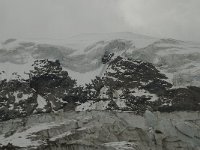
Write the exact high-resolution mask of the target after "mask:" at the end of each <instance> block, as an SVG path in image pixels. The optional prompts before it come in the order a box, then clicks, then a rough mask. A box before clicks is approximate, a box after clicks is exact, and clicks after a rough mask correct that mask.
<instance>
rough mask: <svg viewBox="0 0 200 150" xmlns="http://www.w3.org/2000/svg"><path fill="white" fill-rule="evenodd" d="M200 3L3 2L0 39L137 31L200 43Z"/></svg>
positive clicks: (121, 0) (106, 0) (141, 0)
mask: <svg viewBox="0 0 200 150" xmlns="http://www.w3.org/2000/svg"><path fill="white" fill-rule="evenodd" d="M199 6H200V2H199V1H198V0H190V1H188V0H167V1H166V0H148V1H146V0H84V1H83V0H75V1H74V0H56V1H53V0H42V1H41V0H15V1H13V0H0V22H1V23H0V38H1V39H2V38H4V39H5V38H11V37H18V38H57V39H60V38H66V37H69V36H72V35H76V34H80V33H110V32H127V31H129V32H134V33H139V34H145V35H150V36H156V37H160V38H161V37H162V38H163V37H170V38H175V39H180V40H189V41H200V40H199V39H200V32H198V30H199V26H200V18H199V13H200V12H199V11H200V10H199Z"/></svg>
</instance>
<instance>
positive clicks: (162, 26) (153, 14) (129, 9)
mask: <svg viewBox="0 0 200 150" xmlns="http://www.w3.org/2000/svg"><path fill="white" fill-rule="evenodd" d="M199 6H200V1H198V0H189V1H188V0H123V1H120V10H121V12H122V14H123V16H124V19H125V21H126V22H127V24H129V25H130V26H131V27H132V30H133V31H135V32H138V33H141V32H142V33H144V34H149V35H154V36H158V37H160V36H161V37H162V36H163V37H174V38H179V39H186V40H198V39H200V32H198V30H199V27H200V18H199V13H200V10H199Z"/></svg>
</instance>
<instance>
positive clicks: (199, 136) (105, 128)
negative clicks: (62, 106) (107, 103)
mask: <svg viewBox="0 0 200 150" xmlns="http://www.w3.org/2000/svg"><path fill="white" fill-rule="evenodd" d="M199 120H200V113H199V112H174V113H159V112H155V113H151V112H150V111H147V112H146V113H145V114H144V117H142V116H137V115H134V113H132V112H129V113H128V112H121V113H119V112H108V111H90V112H74V111H71V112H58V113H57V114H53V113H52V114H41V115H32V116H29V117H28V118H25V119H15V120H9V121H5V122H1V123H0V128H1V129H2V130H1V131H0V144H2V145H7V144H8V143H12V144H13V145H15V146H19V147H21V149H23V148H25V149H31V148H38V149H70V148H74V149H89V150H90V149H100V150H103V149H105V150H107V149H108V150H110V149H111V150H147V149H155V150H175V149H177V148H181V149H183V150H191V149H194V150H198V148H200V122H199Z"/></svg>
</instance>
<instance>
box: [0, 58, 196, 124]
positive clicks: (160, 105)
mask: <svg viewBox="0 0 200 150" xmlns="http://www.w3.org/2000/svg"><path fill="white" fill-rule="evenodd" d="M106 65H107V68H106V70H105V72H104V74H103V75H102V77H97V78H96V79H95V80H92V82H91V84H87V85H86V86H85V87H81V86H77V85H76V81H75V80H73V79H72V78H71V77H70V76H69V75H68V73H67V71H63V70H62V67H61V66H60V63H59V61H49V60H37V61H35V62H34V64H33V68H34V69H33V70H31V71H30V72H29V73H28V74H29V79H28V80H23V79H15V80H10V81H6V80H3V81H1V83H0V84H1V87H0V93H1V95H0V112H1V114H2V115H1V116H0V120H1V121H4V120H8V119H13V118H17V117H24V116H29V115H31V114H34V113H48V112H54V111H58V110H61V109H64V110H66V111H68V110H77V111H83V110H84V111H85V110H94V109H95V110H120V111H134V112H135V113H136V114H143V113H144V112H145V111H146V110H147V109H148V110H152V111H161V112H171V111H184V110H191V111H196V110H200V99H199V97H200V92H199V91H200V88H198V87H188V88H178V89H171V87H172V84H170V83H168V82H167V81H166V79H167V77H166V76H165V75H164V74H162V73H160V72H159V71H158V70H157V69H156V68H155V67H154V66H153V65H152V64H151V63H147V62H143V61H141V60H132V59H127V58H124V57H120V56H118V57H115V56H113V58H111V59H110V61H108V62H107V64H106Z"/></svg>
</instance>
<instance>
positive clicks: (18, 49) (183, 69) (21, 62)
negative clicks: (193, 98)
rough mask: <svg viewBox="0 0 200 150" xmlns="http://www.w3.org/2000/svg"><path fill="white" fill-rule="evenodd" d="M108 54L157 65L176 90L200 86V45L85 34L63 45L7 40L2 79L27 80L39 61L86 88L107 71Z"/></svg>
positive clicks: (1, 53) (0, 59) (0, 57)
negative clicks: (51, 64) (47, 61)
mask: <svg viewBox="0 0 200 150" xmlns="http://www.w3.org/2000/svg"><path fill="white" fill-rule="evenodd" d="M121 43H123V44H124V45H123V47H122V46H121V45H120V44H121ZM118 46H119V47H118ZM120 46H121V47H120ZM108 50H109V53H115V56H117V55H122V54H123V55H124V56H126V57H129V58H133V59H141V60H143V61H147V62H150V63H153V64H155V65H156V66H157V68H158V69H159V70H160V71H162V72H163V73H165V74H166V75H167V76H168V77H169V81H170V82H171V83H173V85H174V87H180V86H188V85H194V86H199V85H200V78H199V76H200V44H198V43H193V42H184V41H178V40H173V39H161V40H160V39H158V38H152V37H148V36H143V35H137V34H133V33H109V34H82V35H77V36H73V37H70V38H68V39H65V40H60V41H59V40H53V39H52V40H38V41H36V40H33V41H28V40H17V39H9V40H6V41H5V42H2V44H1V49H0V71H1V72H2V71H3V72H2V75H1V79H3V78H7V79H11V78H16V76H14V75H12V73H13V72H17V74H18V75H20V76H22V77H25V76H26V75H24V72H27V70H28V69H29V68H31V64H32V63H33V61H34V60H36V59H50V60H51V59H54V60H55V59H58V60H60V62H61V64H62V66H63V67H64V69H65V70H66V71H68V72H69V74H70V75H71V76H72V77H74V78H75V79H77V81H78V84H81V85H84V84H85V83H89V82H90V81H91V79H94V78H95V76H100V75H101V74H102V73H103V72H104V71H105V68H106V66H105V64H102V60H101V59H102V57H103V56H104V54H105V52H106V51H108ZM4 71H5V72H4Z"/></svg>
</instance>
